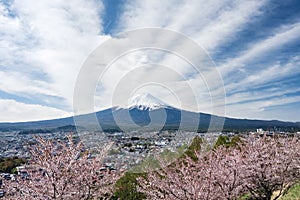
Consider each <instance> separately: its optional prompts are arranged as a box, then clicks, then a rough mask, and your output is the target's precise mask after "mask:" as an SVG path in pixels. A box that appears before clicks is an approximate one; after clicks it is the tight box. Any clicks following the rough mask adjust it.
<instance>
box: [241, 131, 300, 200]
mask: <svg viewBox="0 0 300 200" xmlns="http://www.w3.org/2000/svg"><path fill="white" fill-rule="evenodd" d="M243 150H244V152H243V154H244V155H243V156H244V161H243V162H244V170H245V171H244V173H245V182H247V184H246V187H247V189H248V191H249V192H250V193H251V194H252V196H253V198H255V199H266V200H268V199H271V197H272V198H273V199H278V198H279V197H280V196H282V195H283V194H285V193H287V192H288V190H289V188H290V187H291V186H292V185H294V184H295V183H297V182H299V181H300V142H299V140H298V139H297V138H296V137H294V138H284V137H278V138H269V137H262V138H249V139H248V141H247V143H245V146H244V147H243Z"/></svg>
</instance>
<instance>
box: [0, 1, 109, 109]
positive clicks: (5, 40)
mask: <svg viewBox="0 0 300 200" xmlns="http://www.w3.org/2000/svg"><path fill="white" fill-rule="evenodd" d="M103 9H104V7H103V5H102V3H101V2H100V1H98V2H96V1H93V0H88V1H84V0H74V1H72V2H70V1H59V0H50V1H34V0H25V1H23V0H16V1H13V3H12V5H11V6H10V7H9V8H6V7H5V6H4V5H3V4H1V3H0V10H1V11H2V12H0V13H1V14H0V41H1V42H0V54H1V57H0V68H1V69H0V71H1V73H0V76H1V80H2V82H1V84H0V90H3V91H5V92H8V93H13V94H16V95H35V94H41V95H51V96H56V97H58V98H61V99H65V100H66V102H67V103H66V102H62V105H67V106H68V107H66V108H65V109H66V110H70V109H71V107H72V98H73V89H74V84H75V81H76V77H77V74H78V72H79V70H80V67H81V65H82V64H83V62H84V61H85V59H86V57H87V56H88V55H89V53H90V52H91V51H92V50H93V49H94V48H95V47H97V46H98V45H99V44H101V43H102V42H103V41H104V40H106V39H107V38H109V36H102V35H101V32H102V21H101V18H100V15H101V13H102V12H104V11H103ZM9 10H11V12H12V13H13V14H12V13H10V11H9ZM54 106H55V107H57V105H54Z"/></svg>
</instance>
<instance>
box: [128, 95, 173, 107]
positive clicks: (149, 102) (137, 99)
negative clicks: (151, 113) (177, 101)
mask: <svg viewBox="0 0 300 200" xmlns="http://www.w3.org/2000/svg"><path fill="white" fill-rule="evenodd" d="M166 107H168V105H167V104H166V103H164V102H163V101H161V100H159V99H157V98H156V97H154V96H152V95H151V94H148V93H142V94H138V95H135V96H133V97H132V98H131V99H130V100H129V102H128V108H129V109H132V108H137V109H139V110H155V109H159V108H166Z"/></svg>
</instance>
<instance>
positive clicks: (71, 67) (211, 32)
mask: <svg viewBox="0 0 300 200" xmlns="http://www.w3.org/2000/svg"><path fill="white" fill-rule="evenodd" d="M145 27H159V28H166V29H169V30H174V31H178V32H180V33H183V34H184V35H186V36H188V37H189V38H191V39H193V40H194V41H195V42H197V43H198V44H199V45H200V46H202V47H203V48H204V49H205V50H206V52H207V53H208V54H209V56H210V57H211V58H212V60H213V61H214V62H215V64H216V67H217V69H218V70H219V72H220V74H221V76H222V78H223V82H224V88H225V91H226V115H227V116H229V117H238V118H251V119H278V120H285V121H300V116H299V114H298V113H299V108H300V107H299V106H300V87H299V85H300V2H299V1H298V0H284V1H282V0H246V1H245V0H210V1H204V0H188V1H179V0H170V1H161V0H160V1H159V0H143V1H140V0H131V1H129V0H113V1H112V0H103V1H101V0H98V1H96V0H73V1H59V0H48V1H47V0H45V1H34V0H15V1H3V0H0V80H1V81H0V112H1V115H0V121H3V122H4V121H29V120H39V119H49V118H57V117H65V116H70V115H72V113H73V110H72V105H73V90H74V85H75V82H76V77H77V75H78V73H79V70H80V68H81V66H82V64H83V62H84V61H85V59H86V58H87V57H88V55H89V54H90V53H91V52H92V51H93V50H94V49H95V48H96V47H97V46H98V45H100V44H102V43H103V42H104V41H107V40H109V39H111V38H114V36H115V35H116V34H118V33H120V32H122V31H128V30H133V29H137V28H145ZM150 57H151V56H148V57H147V59H146V60H149V59H150ZM133 58H135V59H136V60H137V61H134V62H133V61H132V62H133V63H135V64H136V63H140V62H145V56H141V55H133V56H132V58H130V59H129V60H133ZM141 60H143V61H141ZM124 63H125V64H127V65H129V64H132V63H131V61H128V62H125V61H123V65H124ZM118 67H119V68H121V67H122V64H120V65H119V66H118V65H116V66H115V68H118ZM116 70H118V69H116ZM115 72H116V71H115ZM111 73H114V71H112V72H111ZM111 77H112V76H111ZM110 81H111V82H116V83H117V82H118V80H110ZM105 86H106V87H107V88H106V89H107V91H109V90H110V89H111V88H110V86H109V84H106V85H105ZM107 95H108V93H105V92H103V93H101V94H98V97H97V98H98V99H100V100H99V102H98V106H97V107H98V109H101V108H105V107H109V102H107V101H105V100H103V99H107ZM163 100H164V101H166V99H163ZM204 105H206V103H203V112H209V109H208V110H207V109H205V106H204Z"/></svg>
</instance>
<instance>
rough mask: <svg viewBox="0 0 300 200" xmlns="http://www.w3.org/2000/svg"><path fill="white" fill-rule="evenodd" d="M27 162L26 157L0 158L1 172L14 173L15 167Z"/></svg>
mask: <svg viewBox="0 0 300 200" xmlns="http://www.w3.org/2000/svg"><path fill="white" fill-rule="evenodd" d="M25 163H26V159H24V158H18V157H12V158H0V173H14V172H16V170H15V168H16V167H18V166H20V165H23V164H25Z"/></svg>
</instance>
